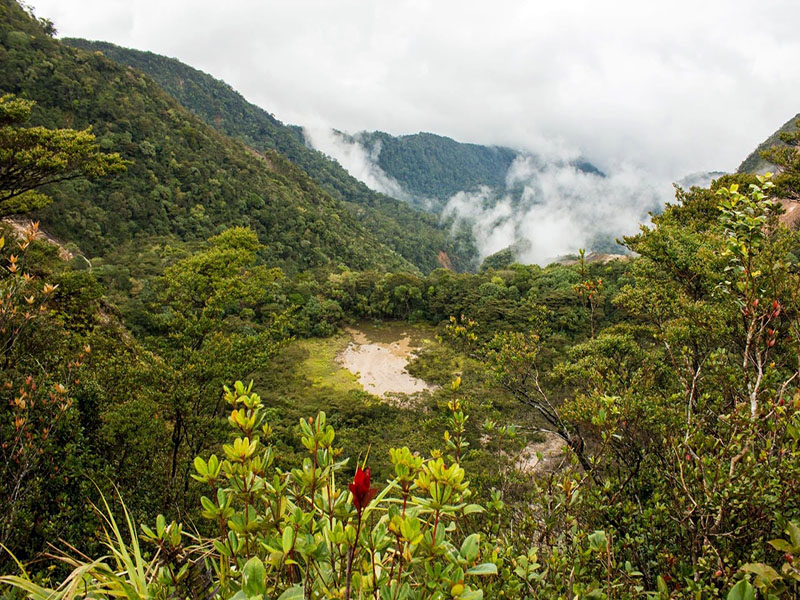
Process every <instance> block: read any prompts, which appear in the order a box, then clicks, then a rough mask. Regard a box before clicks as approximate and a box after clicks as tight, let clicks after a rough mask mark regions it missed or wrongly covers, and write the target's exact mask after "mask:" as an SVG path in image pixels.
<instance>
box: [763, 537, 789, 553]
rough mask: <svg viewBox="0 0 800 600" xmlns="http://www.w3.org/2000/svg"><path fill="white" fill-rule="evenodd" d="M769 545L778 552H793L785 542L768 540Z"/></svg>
mask: <svg viewBox="0 0 800 600" xmlns="http://www.w3.org/2000/svg"><path fill="white" fill-rule="evenodd" d="M769 545H770V546H772V547H773V548H775V550H777V551H778V552H789V553H792V552H793V551H794V547H793V546H792V545H791V544H790V543H789V542H787V541H786V540H770V542H769Z"/></svg>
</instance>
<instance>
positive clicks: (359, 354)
mask: <svg viewBox="0 0 800 600" xmlns="http://www.w3.org/2000/svg"><path fill="white" fill-rule="evenodd" d="M346 331H347V333H349V334H350V336H351V337H352V341H351V342H350V343H349V344H348V345H347V348H345V349H344V350H343V351H342V352H340V353H339V356H337V357H336V361H337V362H338V363H339V364H340V365H341V366H342V367H344V368H345V369H347V370H348V371H350V372H351V373H353V374H354V375H356V376H357V377H358V381H359V383H360V384H361V386H362V387H363V388H364V391H367V392H369V393H370V394H374V395H376V396H379V397H381V398H384V399H388V398H391V397H392V396H393V395H394V394H416V393H418V392H425V391H433V390H435V389H436V386H434V385H430V384H428V383H426V382H425V381H423V380H422V379H417V378H416V377H412V376H411V375H409V373H408V371H406V366H407V365H408V361H409V360H410V359H411V358H413V357H414V351H415V350H419V346H415V345H413V344H412V341H411V337H410V336H403V337H402V338H401V339H399V340H397V341H395V342H372V341H370V340H369V339H368V338H367V336H366V335H365V334H364V332H362V331H359V330H357V329H351V328H348V329H346Z"/></svg>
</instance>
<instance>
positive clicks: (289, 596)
mask: <svg viewBox="0 0 800 600" xmlns="http://www.w3.org/2000/svg"><path fill="white" fill-rule="evenodd" d="M302 599H303V587H302V586H300V585H295V586H292V587H290V588H289V589H288V590H286V591H285V592H283V593H282V594H281V595H280V596H278V600H302Z"/></svg>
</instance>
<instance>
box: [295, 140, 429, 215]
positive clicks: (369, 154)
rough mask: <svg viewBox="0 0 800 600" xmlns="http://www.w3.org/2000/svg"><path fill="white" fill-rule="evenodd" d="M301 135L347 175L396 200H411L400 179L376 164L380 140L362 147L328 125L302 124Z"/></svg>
mask: <svg viewBox="0 0 800 600" xmlns="http://www.w3.org/2000/svg"><path fill="white" fill-rule="evenodd" d="M303 136H304V137H305V139H306V142H307V143H308V144H309V145H310V146H311V147H312V148H314V149H316V150H319V151H320V152H322V153H323V154H326V155H328V156H329V157H331V158H332V159H334V160H335V161H337V162H338V163H339V164H340V165H341V166H342V167H344V168H345V169H346V170H347V172H348V173H350V175H352V176H353V177H355V178H356V179H358V180H360V181H361V182H362V183H364V184H366V185H367V187H369V188H370V189H372V190H375V191H376V192H381V193H383V194H386V195H388V196H392V197H393V198H397V199H398V200H405V201H406V202H414V201H415V199H414V198H413V197H412V195H411V194H409V193H408V192H406V190H405V189H404V188H403V186H402V185H401V184H400V182H398V181H397V180H396V179H394V178H393V177H391V176H390V175H388V174H387V173H386V172H385V171H384V170H383V169H381V168H380V166H379V165H378V155H379V154H380V152H381V146H380V144H376V145H375V146H374V147H372V148H366V147H365V146H364V145H363V144H361V143H359V142H358V141H357V140H355V139H353V138H349V137H345V136H344V135H342V134H341V133H339V132H337V131H334V130H333V129H330V128H328V127H304V128H303Z"/></svg>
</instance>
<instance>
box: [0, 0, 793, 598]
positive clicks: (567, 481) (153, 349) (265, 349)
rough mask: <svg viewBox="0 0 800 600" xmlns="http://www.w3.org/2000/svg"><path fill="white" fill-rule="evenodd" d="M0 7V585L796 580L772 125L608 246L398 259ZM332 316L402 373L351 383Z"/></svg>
mask: <svg viewBox="0 0 800 600" xmlns="http://www.w3.org/2000/svg"><path fill="white" fill-rule="evenodd" d="M0 9H2V10H1V11H0V16H2V20H0V42H1V44H0V58H2V61H0V76H1V77H2V80H1V81H2V86H3V88H2V89H3V91H4V92H7V91H12V92H15V93H4V94H2V96H0V208H2V209H3V211H4V212H5V211H6V209H8V210H10V208H9V207H11V206H13V207H14V214H15V216H16V219H15V221H14V223H13V225H12V224H8V223H6V222H2V223H0V597H2V598H3V599H6V598H7V599H9V600H17V599H21V598H27V599H30V600H76V599H78V598H92V599H98V600H100V599H102V600H106V599H109V600H110V599H118V598H126V599H128V600H167V599H173V598H175V599H186V600H189V599H191V600H268V599H269V600H301V599H302V600H306V599H313V600H323V599H325V600H327V599H337V600H355V599H356V598H358V599H363V600H366V599H372V600H401V599H402V600H482V599H486V600H489V599H492V600H494V599H501V600H502V599H506V600H539V599H542V598H544V599H553V600H557V599H567V598H569V599H575V598H591V599H599V600H611V599H615V600H616V599H624V600H628V599H636V600H653V599H658V600H697V599H698V598H700V599H704V598H726V599H727V600H756V598H758V599H761V598H764V599H767V600H774V599H778V600H784V599H786V600H788V599H792V598H797V597H798V596H800V565H799V564H798V556H800V292H799V290H800V259H799V258H798V257H800V232H798V231H797V230H793V229H791V228H789V227H787V226H786V223H785V222H784V220H783V219H784V215H783V214H782V210H783V209H782V204H781V202H783V203H784V204H785V203H786V202H787V200H786V199H785V198H781V196H787V195H792V194H797V193H798V190H800V152H798V148H799V147H800V134H791V135H784V136H783V137H782V141H784V142H785V145H784V146H780V147H777V148H773V149H770V150H769V151H768V156H769V158H770V160H771V161H772V162H774V163H775V164H776V165H778V166H779V167H780V168H781V173H780V175H778V176H776V177H775V181H774V182H773V181H772V179H771V178H770V177H766V176H764V177H756V176H753V175H749V174H737V175H725V176H722V177H720V178H719V179H717V180H716V181H715V182H714V183H713V184H712V185H711V187H710V188H701V187H693V188H692V189H690V190H689V191H684V190H681V189H680V188H678V189H677V191H676V198H675V202H674V203H673V204H671V205H668V206H667V207H666V208H665V210H664V211H663V212H662V213H660V214H657V215H653V216H652V219H651V221H650V222H649V223H648V225H646V226H642V227H641V229H640V230H639V232H638V233H637V234H636V235H634V236H631V237H627V238H625V239H624V240H623V242H624V244H625V246H626V248H627V249H628V250H629V251H630V256H626V257H621V258H619V257H618V259H617V260H605V258H608V257H602V256H598V255H591V254H588V255H587V254H586V253H585V252H583V251H580V252H579V254H578V255H577V256H576V257H574V259H570V260H569V261H566V262H565V264H551V265H549V266H546V267H540V266H536V265H523V264H518V263H515V262H514V261H513V253H512V252H511V251H507V252H500V253H497V254H495V255H493V256H492V257H490V258H489V259H488V260H486V261H485V263H484V265H483V266H482V269H481V270H480V272H478V273H458V272H455V271H452V270H448V269H443V268H442V269H435V270H433V271H431V272H429V273H423V272H421V271H420V270H418V269H414V268H413V266H412V265H410V264H409V263H408V262H407V261H406V260H404V259H403V258H402V257H400V256H399V255H398V254H397V253H395V252H394V251H393V250H392V249H390V248H389V247H388V246H386V245H384V244H382V243H380V241H378V240H376V238H375V236H374V235H373V234H372V233H370V232H369V231H367V230H366V229H364V228H363V227H361V226H360V224H359V223H358V222H357V221H356V220H355V219H354V218H353V216H352V214H351V213H350V212H349V210H348V209H344V208H343V203H342V202H341V201H340V200H338V199H335V198H333V197H331V196H330V195H329V194H328V193H327V192H325V191H323V190H322V189H321V188H320V187H319V186H318V185H317V184H316V183H314V181H312V179H311V178H310V177H308V176H307V175H306V174H305V172H304V171H302V170H301V169H300V168H299V167H297V166H296V165H294V164H293V163H291V162H290V161H289V160H288V159H285V158H283V157H282V155H280V154H279V153H277V152H275V151H274V150H269V151H264V152H263V153H257V152H256V151H255V150H254V149H253V148H249V147H246V146H245V145H243V144H242V143H241V142H240V141H237V140H233V139H231V138H228V137H226V136H225V135H224V134H223V133H221V132H219V131H217V130H215V129H213V128H211V127H210V126H208V125H206V124H205V123H203V122H201V121H200V120H198V119H197V118H196V117H195V116H194V115H192V114H191V113H189V112H188V111H187V110H186V109H185V108H183V107H182V106H180V105H179V104H178V103H177V102H176V101H175V100H174V99H173V98H171V97H170V96H168V95H167V94H166V93H165V92H163V91H161V90H160V88H159V87H158V86H157V84H156V83H155V82H154V81H153V80H151V79H149V78H147V77H146V76H145V75H143V74H142V73H141V72H139V71H136V70H133V69H130V68H128V67H121V66H120V65H118V64H117V63H114V62H111V61H110V60H109V59H107V58H106V57H104V56H102V55H98V54H93V53H87V52H85V51H82V50H78V49H74V48H69V47H67V46H64V45H63V44H61V43H60V42H57V41H56V40H53V39H52V38H51V36H50V34H51V33H52V31H53V27H52V24H51V23H49V22H48V21H46V20H37V19H36V18H35V17H33V16H32V15H31V14H30V13H29V12H28V11H26V10H25V9H23V7H22V6H21V5H18V4H16V3H13V2H10V1H8V0H2V3H1V4H0ZM37 123H41V124H44V125H46V127H41V126H38V125H36V124H37ZM87 125H94V129H93V131H89V130H87V129H84V128H85V127H86V126H87ZM55 127H59V129H55ZM75 127H77V128H78V129H74V128H75ZM117 152H119V154H117ZM165 158H166V159H168V160H164V159H165ZM59 179H64V181H60V182H59V181H58V180H59ZM48 182H53V185H48ZM26 194H27V196H26ZM48 196H49V198H48ZM20 198H22V199H23V200H19V199H20ZM18 200H19V201H18ZM49 200H52V204H50V205H48V206H44V207H43V205H45V204H46V203H47V202H48V201H49ZM37 215H39V216H41V217H42V218H43V219H45V218H46V219H47V220H46V221H43V222H46V223H47V225H48V227H52V228H53V230H54V231H57V232H58V233H59V235H61V236H63V237H64V238H65V239H69V240H73V241H74V242H79V243H81V244H84V245H85V247H86V248H91V249H93V250H94V251H96V252H105V254H104V256H102V257H100V258H98V257H95V256H91V257H89V258H81V257H80V255H78V254H73V255H70V254H69V253H68V252H65V251H64V250H63V249H60V248H59V247H57V245H56V244H54V243H53V240H52V238H48V237H46V236H44V237H43V236H41V230H40V224H39V223H38V222H37V221H36V220H35V218H36V216H37ZM84 229H85V231H84ZM114 236H119V237H120V240H127V243H125V244H121V245H120V244H119V243H118V242H119V241H120V240H117V239H115V237H114ZM73 249H74V250H75V251H76V252H77V249H75V248H73ZM354 328H355V329H357V330H358V331H357V333H359V335H361V336H362V337H364V339H367V337H366V332H368V331H370V332H372V333H370V335H371V336H374V337H373V338H370V339H373V341H377V338H378V337H379V336H382V335H383V334H386V338H385V339H384V340H383V341H382V343H381V344H382V345H380V346H379V347H378V349H382V350H384V351H385V352H391V351H392V350H391V346H392V344H393V343H394V342H392V343H390V341H391V340H393V339H396V335H395V333H396V332H398V331H401V332H409V331H413V335H414V336H415V337H416V338H418V339H419V342H420V343H419V345H418V346H415V347H417V348H418V350H416V351H415V352H416V356H411V357H409V355H408V352H410V351H411V346H410V345H409V344H406V345H405V350H403V352H404V353H405V354H404V355H403V360H406V363H405V368H406V370H407V374H408V375H409V376H411V377H414V378H416V379H419V380H422V381H424V382H425V384H426V385H424V386H422V387H421V388H415V389H420V391H418V392H415V393H412V394H402V393H396V394H389V395H386V396H383V395H381V396H377V395H374V394H372V393H370V392H369V391H368V389H365V388H364V387H362V384H361V383H360V382H361V381H362V378H360V377H359V376H358V375H359V374H357V373H354V372H351V371H349V370H348V371H343V368H342V361H341V360H340V359H341V358H342V356H341V355H342V353H346V352H356V351H357V350H358V349H357V348H355V347H354V346H356V345H359V344H361V348H362V349H363V348H364V347H366V346H367V345H370V344H362V342H358V341H357V336H356V335H354V334H352V333H350V332H349V331H348V330H352V329H354ZM383 342H385V343H383ZM375 355H376V356H377V355H378V353H377V350H376V352H375ZM384 356H385V353H384ZM394 356H395V358H397V356H396V355H394ZM409 358H410V361H409V360H408V359H409ZM359 364H362V363H360V362H359ZM370 367H371V365H370ZM377 367H378V365H377V363H376V367H375V369H372V368H370V373H371V375H372V376H373V377H374V376H375V373H380V372H381V371H380V369H378V368H377ZM398 368H399V365H398V363H397V361H392V369H393V370H394V371H395V372H397V370H398ZM395 391H396V390H395ZM540 453H541V456H540V455H539V454H540Z"/></svg>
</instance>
